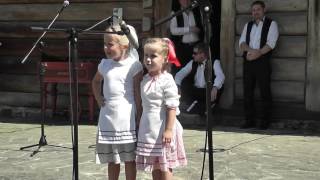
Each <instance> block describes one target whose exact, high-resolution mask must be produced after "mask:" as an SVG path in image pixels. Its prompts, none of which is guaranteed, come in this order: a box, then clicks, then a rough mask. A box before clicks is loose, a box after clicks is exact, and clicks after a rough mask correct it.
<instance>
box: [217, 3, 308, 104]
mask: <svg viewBox="0 0 320 180" xmlns="http://www.w3.org/2000/svg"><path fill="white" fill-rule="evenodd" d="M252 2H253V0H236V1H235V8H236V12H235V13H236V14H235V34H236V37H235V41H234V48H235V57H234V93H235V98H236V99H242V98H243V87H242V63H243V62H242V58H241V52H240V50H239V45H238V44H239V43H238V41H239V38H240V34H241V32H242V29H243V27H244V25H245V23H246V22H247V21H248V20H250V15H251V14H250V4H251V3H252ZM265 3H266V6H267V11H268V12H267V15H268V16H270V17H271V18H273V19H274V20H275V21H276V22H277V23H278V26H279V31H280V37H279V40H278V45H277V47H276V49H275V51H274V53H273V59H272V68H273V72H272V92H273V96H274V100H275V101H279V102H296V103H304V102H305V86H306V60H307V37H308V28H307V27H308V0H286V1H279V0H265ZM222 32H223V30H222ZM258 94H259V93H258V92H257V95H258Z"/></svg>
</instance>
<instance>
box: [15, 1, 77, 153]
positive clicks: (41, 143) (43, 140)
mask: <svg viewBox="0 0 320 180" xmlns="http://www.w3.org/2000/svg"><path fill="white" fill-rule="evenodd" d="M66 2H67V3H66ZM67 6H68V1H65V2H64V3H63V4H62V6H61V8H60V10H59V11H58V13H57V15H56V16H55V17H54V18H53V20H52V21H51V22H50V24H49V25H48V27H47V28H50V27H51V26H52V25H53V23H54V22H55V21H56V19H57V18H58V17H59V16H60V14H61V13H62V11H63V10H64V8H66V7H67ZM46 33H47V31H44V32H43V33H42V34H41V36H40V37H39V38H38V39H37V41H36V42H35V43H34V45H33V47H32V48H31V49H30V51H29V52H28V53H27V55H26V56H25V57H24V58H23V60H22V61H21V63H22V64H24V63H25V62H26V60H27V59H28V57H29V56H30V54H31V53H32V52H33V50H34V49H35V48H36V47H37V46H38V44H39V43H40V41H41V39H42V38H43V37H44V36H45V34H46ZM44 73H45V68H44V67H42V66H39V78H40V91H41V92H40V93H41V94H40V102H41V135H40V139H39V143H38V144H33V145H29V146H24V147H21V148H20V150H24V149H27V148H31V147H34V146H38V148H37V150H35V151H33V152H32V154H31V155H30V156H31V157H32V156H34V155H35V154H36V153H38V152H39V151H40V148H41V147H42V146H46V145H48V142H47V140H46V136H45V134H44V122H45V116H46V112H45V108H44V107H45V106H46V102H45V101H44V94H45V93H44V91H45V89H44V85H43V75H44ZM48 146H53V147H61V148H67V149H71V148H68V147H64V146H56V145H48Z"/></svg>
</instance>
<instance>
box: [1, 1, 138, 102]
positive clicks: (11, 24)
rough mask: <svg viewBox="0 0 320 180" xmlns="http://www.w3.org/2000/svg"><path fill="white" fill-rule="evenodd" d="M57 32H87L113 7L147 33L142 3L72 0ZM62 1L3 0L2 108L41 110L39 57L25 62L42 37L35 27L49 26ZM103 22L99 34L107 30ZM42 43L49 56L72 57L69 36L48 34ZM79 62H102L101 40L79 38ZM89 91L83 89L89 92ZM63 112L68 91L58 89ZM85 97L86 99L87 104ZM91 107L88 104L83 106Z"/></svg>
mask: <svg viewBox="0 0 320 180" xmlns="http://www.w3.org/2000/svg"><path fill="white" fill-rule="evenodd" d="M69 2H70V5H69V6H68V7H66V8H65V9H64V11H63V12H62V14H61V15H60V17H59V18H58V19H57V21H56V22H55V23H54V25H53V26H52V28H71V27H74V28H79V29H84V28H87V27H90V26H92V25H94V24H95V23H97V22H99V21H100V20H102V19H105V18H107V17H109V16H111V15H112V12H113V8H123V19H124V20H126V22H127V23H128V24H131V25H133V26H134V27H135V28H136V30H137V32H138V33H141V31H142V30H141V29H142V16H143V11H142V1H141V0H117V1H112V0H90V1H89V0H71V1H69ZM62 3H63V0H1V1H0V42H1V46H0V81H1V82H2V83H1V86H0V96H1V98H0V106H13V107H39V106H40V101H39V99H40V96H39V79H38V75H37V72H38V70H37V64H38V62H39V61H40V60H41V57H40V52H39V50H38V49H35V50H34V51H33V53H32V54H31V56H30V57H29V58H28V60H27V61H26V63H25V64H21V63H20V62H21V60H22V59H23V57H24V56H25V55H26V53H27V52H28V51H29V50H30V48H31V47H32V45H33V44H34V42H35V41H36V39H37V38H38V37H39V36H40V34H41V32H33V31H31V30H30V27H32V26H40V27H47V26H48V25H49V23H50V22H51V20H52V19H53V18H54V16H55V15H56V14H57V12H58V10H59V9H60V7H61V6H62ZM105 26H106V23H102V24H101V25H99V26H97V27H96V28H95V29H94V30H104V29H105ZM43 41H44V42H45V43H46V47H45V49H44V50H45V52H46V53H47V54H49V55H52V56H56V57H59V58H60V59H65V58H66V57H67V56H68V35H66V34H64V33H48V34H47V35H46V36H45V38H44V39H43ZM78 51H79V52H78V53H79V61H95V62H98V61H99V60H100V59H101V58H102V57H104V52H103V36H102V35H80V36H79V43H78ZM86 90H87V89H86V87H80V92H82V93H83V92H85V91H86ZM58 92H59V94H60V96H59V99H58V105H59V107H67V106H68V103H67V102H68V88H67V86H66V85H59V86H58ZM84 100H85V97H84V98H82V101H84ZM84 106H86V103H85V104H84Z"/></svg>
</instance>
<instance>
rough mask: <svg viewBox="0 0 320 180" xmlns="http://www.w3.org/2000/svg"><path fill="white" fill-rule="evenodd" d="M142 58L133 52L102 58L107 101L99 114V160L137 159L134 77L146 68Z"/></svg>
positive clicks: (97, 151) (101, 68)
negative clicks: (117, 57)
mask: <svg viewBox="0 0 320 180" xmlns="http://www.w3.org/2000/svg"><path fill="white" fill-rule="evenodd" d="M137 59H138V58H137V57H135V56H133V55H129V57H128V58H126V59H124V60H121V61H118V62H117V61H114V60H112V59H102V61H101V63H100V64H99V66H98V71H99V73H100V74H101V75H102V76H103V80H104V82H103V95H104V98H105V105H104V106H103V107H101V109H100V114H99V122H98V130H97V146H96V163H98V164H101V163H108V162H114V163H116V164H118V163H120V162H123V161H132V160H134V159H135V149H136V145H135V142H136V123H135V113H136V108H135V101H134V86H133V83H134V81H133V77H134V76H135V75H136V74H137V73H138V72H140V71H142V68H143V67H142V64H141V63H140V62H139V61H138V60H137Z"/></svg>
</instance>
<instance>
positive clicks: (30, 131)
mask: <svg viewBox="0 0 320 180" xmlns="http://www.w3.org/2000/svg"><path fill="white" fill-rule="evenodd" d="M2 122H8V121H2ZM95 132H96V127H95V126H94V125H80V126H79V177H80V178H79V179H81V180H102V179H106V178H105V174H106V167H105V166H101V165H96V164H95V163H94V146H92V145H94V143H95ZM45 134H46V136H47V141H48V143H49V144H50V145H59V146H66V147H71V135H70V134H71V128H70V126H68V125H50V126H49V125H46V126H45ZM0 136H1V138H0V180H71V179H72V150H70V149H66V148H59V147H52V146H44V147H41V149H40V150H41V151H40V152H39V153H37V154H35V155H34V156H33V157H30V154H31V153H32V151H33V150H35V149H36V148H30V149H26V150H19V149H20V147H22V146H27V145H31V144H34V143H37V142H38V141H39V137H40V125H39V124H37V123H35V124H23V123H0ZM204 139H205V131H203V130H190V129H188V130H185V131H184V141H185V146H186V151H187V156H188V160H189V164H188V166H186V167H184V168H181V169H177V170H175V171H174V172H175V178H174V179H176V180H196V179H200V174H201V166H202V158H203V155H202V154H201V153H199V152H197V150H198V149H199V148H201V147H203V146H204ZM213 144H214V149H215V153H214V175H215V179H216V180H222V179H223V180H240V179H241V180H242V179H248V180H258V179H261V180H273V179H274V180H275V179H288V180H301V179H306V180H319V179H320V137H319V135H311V134H299V133H297V132H294V131H293V132H284V130H267V131H260V130H253V129H252V130H249V131H243V130H240V129H238V128H228V127H223V128H214V131H213ZM206 160H208V157H207V158H206ZM205 167H206V168H205V171H204V174H205V175H204V177H205V178H204V179H207V178H208V168H207V167H208V161H206V164H205ZM120 179H125V178H124V173H123V171H122V172H121V177H120ZM137 179H139V180H140V179H151V176H150V174H148V173H142V172H139V173H138V176H137Z"/></svg>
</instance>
